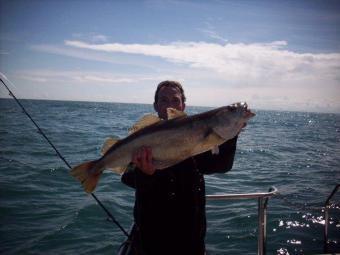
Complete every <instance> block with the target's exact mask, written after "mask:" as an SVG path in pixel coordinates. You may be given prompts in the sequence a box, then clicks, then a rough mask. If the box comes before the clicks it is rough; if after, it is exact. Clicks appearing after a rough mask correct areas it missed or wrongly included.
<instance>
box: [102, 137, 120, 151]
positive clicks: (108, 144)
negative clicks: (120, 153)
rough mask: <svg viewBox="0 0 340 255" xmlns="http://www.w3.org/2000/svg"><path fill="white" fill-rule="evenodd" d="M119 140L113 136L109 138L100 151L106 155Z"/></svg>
mask: <svg viewBox="0 0 340 255" xmlns="http://www.w3.org/2000/svg"><path fill="white" fill-rule="evenodd" d="M118 141H119V140H118V139H114V138H112V137H109V138H107V139H106V140H105V142H104V144H103V146H102V149H101V151H100V153H101V154H102V155H104V154H105V153H106V152H107V151H108V150H109V149H110V148H111V147H112V146H113V145H114V144H115V143H116V142H118Z"/></svg>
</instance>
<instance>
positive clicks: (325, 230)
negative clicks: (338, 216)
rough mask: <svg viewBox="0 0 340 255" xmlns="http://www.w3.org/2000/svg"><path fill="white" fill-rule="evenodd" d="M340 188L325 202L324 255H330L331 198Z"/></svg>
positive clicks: (336, 188) (334, 190)
mask: <svg viewBox="0 0 340 255" xmlns="http://www.w3.org/2000/svg"><path fill="white" fill-rule="evenodd" d="M339 188H340V184H338V185H336V186H335V187H334V189H333V191H332V193H331V194H330V195H329V196H328V198H327V200H326V202H325V212H324V218H325V228H324V233H323V252H324V253H328V224H329V214H328V209H329V208H330V206H329V202H330V200H331V198H332V197H333V196H334V194H335V193H336V192H337V191H338V189H339Z"/></svg>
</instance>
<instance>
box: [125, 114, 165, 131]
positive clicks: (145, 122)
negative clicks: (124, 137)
mask: <svg viewBox="0 0 340 255" xmlns="http://www.w3.org/2000/svg"><path fill="white" fill-rule="evenodd" d="M160 120H161V119H160V118H158V117H157V116H156V115H154V114H147V115H145V116H143V117H142V118H141V119H140V120H139V121H137V122H136V124H134V125H133V126H132V127H131V128H130V129H129V135H131V134H133V133H134V132H136V131H138V130H140V129H142V128H145V127H147V126H150V125H152V124H155V123H157V122H159V121H160Z"/></svg>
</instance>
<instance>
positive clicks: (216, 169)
mask: <svg viewBox="0 0 340 255" xmlns="http://www.w3.org/2000/svg"><path fill="white" fill-rule="evenodd" d="M237 137H238V136H235V137H234V138H233V139H231V140H228V141H226V142H225V143H223V144H221V145H220V146H219V147H218V148H219V153H218V154H212V152H211V151H207V152H204V153H202V154H199V155H196V156H195V157H194V159H195V161H196V165H197V168H198V170H199V171H200V172H201V173H203V174H213V173H225V172H227V171H229V170H231V168H232V167H233V163H234V157H235V151H236V143H237Z"/></svg>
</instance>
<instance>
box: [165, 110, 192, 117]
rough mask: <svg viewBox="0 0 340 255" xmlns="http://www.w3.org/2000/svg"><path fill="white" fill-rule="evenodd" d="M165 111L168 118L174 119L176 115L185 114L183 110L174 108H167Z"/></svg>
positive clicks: (181, 115)
mask: <svg viewBox="0 0 340 255" xmlns="http://www.w3.org/2000/svg"><path fill="white" fill-rule="evenodd" d="M166 113H167V115H168V120H171V119H175V118H178V117H183V116H187V114H186V113H185V112H182V111H179V110H176V109H174V108H167V109H166Z"/></svg>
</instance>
